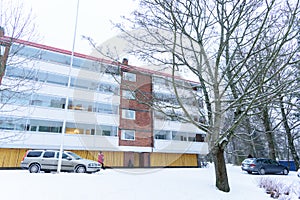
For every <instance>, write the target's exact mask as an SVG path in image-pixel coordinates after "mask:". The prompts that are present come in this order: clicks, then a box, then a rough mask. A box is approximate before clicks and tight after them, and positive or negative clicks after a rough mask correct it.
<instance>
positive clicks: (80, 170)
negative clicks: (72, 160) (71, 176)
mask: <svg viewBox="0 0 300 200" xmlns="http://www.w3.org/2000/svg"><path fill="white" fill-rule="evenodd" d="M75 172H76V173H85V172H86V169H85V166H83V165H79V166H77V167H76V168H75Z"/></svg>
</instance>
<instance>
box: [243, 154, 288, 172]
mask: <svg viewBox="0 0 300 200" xmlns="http://www.w3.org/2000/svg"><path fill="white" fill-rule="evenodd" d="M241 167H242V170H243V171H246V172H248V174H252V173H259V174H261V175H264V174H284V175H288V174H289V169H288V167H286V166H284V165H281V164H279V163H278V162H277V161H275V160H272V159H269V158H247V159H245V160H244V161H243V162H242V166H241Z"/></svg>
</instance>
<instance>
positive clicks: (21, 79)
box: [0, 0, 40, 142]
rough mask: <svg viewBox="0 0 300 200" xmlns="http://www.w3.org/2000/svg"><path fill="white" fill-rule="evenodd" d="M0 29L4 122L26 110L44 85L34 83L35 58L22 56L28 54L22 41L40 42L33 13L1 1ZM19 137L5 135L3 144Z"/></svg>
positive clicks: (0, 98) (0, 102)
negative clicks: (16, 111) (15, 113)
mask: <svg viewBox="0 0 300 200" xmlns="http://www.w3.org/2000/svg"><path fill="white" fill-rule="evenodd" d="M0 29H1V32H2V33H1V35H0V45H1V51H2V54H3V57H1V66H0V93H1V95H0V112H1V117H2V120H3V119H4V118H5V116H8V115H7V114H9V113H11V112H12V111H14V110H19V109H22V106H24V105H23V103H24V102H25V101H26V100H28V102H27V104H28V103H29V96H30V94H32V93H33V92H34V91H35V90H36V89H38V88H39V85H40V84H36V83H34V82H33V81H32V79H33V77H34V76H35V75H36V74H35V73H36V71H34V70H33V69H32V67H28V66H31V65H33V62H31V61H32V58H31V57H28V56H20V52H22V51H23V53H24V45H23V44H22V42H20V41H23V40H25V41H32V40H36V39H37V38H38V37H37V35H36V32H35V24H34V16H33V15H32V12H31V10H28V9H26V6H25V5H24V4H23V2H22V1H7V0H1V1H0ZM29 63H31V64H29ZM25 66H27V70H25ZM4 74H6V78H5V79H3V76H4ZM16 103H17V105H16ZM13 104H15V105H14V106H13ZM24 104H25V103H24ZM6 119H8V118H6ZM2 128H3V127H2ZM19 136H20V134H15V135H14V136H11V135H9V136H7V135H5V134H1V135H0V141H1V142H9V141H10V140H18V139H19Z"/></svg>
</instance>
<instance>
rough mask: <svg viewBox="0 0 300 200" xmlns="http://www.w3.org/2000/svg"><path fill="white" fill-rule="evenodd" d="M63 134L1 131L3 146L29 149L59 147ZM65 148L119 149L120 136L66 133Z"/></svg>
mask: <svg viewBox="0 0 300 200" xmlns="http://www.w3.org/2000/svg"><path fill="white" fill-rule="evenodd" d="M61 136H62V135H61V134H58V133H36V132H16V131H1V132H0V141H1V143H0V145H1V148H28V149H59V148H60V144H61V141H62V137H61ZM63 140H64V149H73V150H75V149H76V150H103V151H115V150H117V149H118V144H119V138H118V137H110V136H97V135H73V134H65V135H64V139H63Z"/></svg>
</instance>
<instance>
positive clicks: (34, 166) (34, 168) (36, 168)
mask: <svg viewBox="0 0 300 200" xmlns="http://www.w3.org/2000/svg"><path fill="white" fill-rule="evenodd" d="M40 171H41V166H40V165H39V164H38V163H33V164H31V165H30V166H29V172H30V173H39V172H40Z"/></svg>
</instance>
